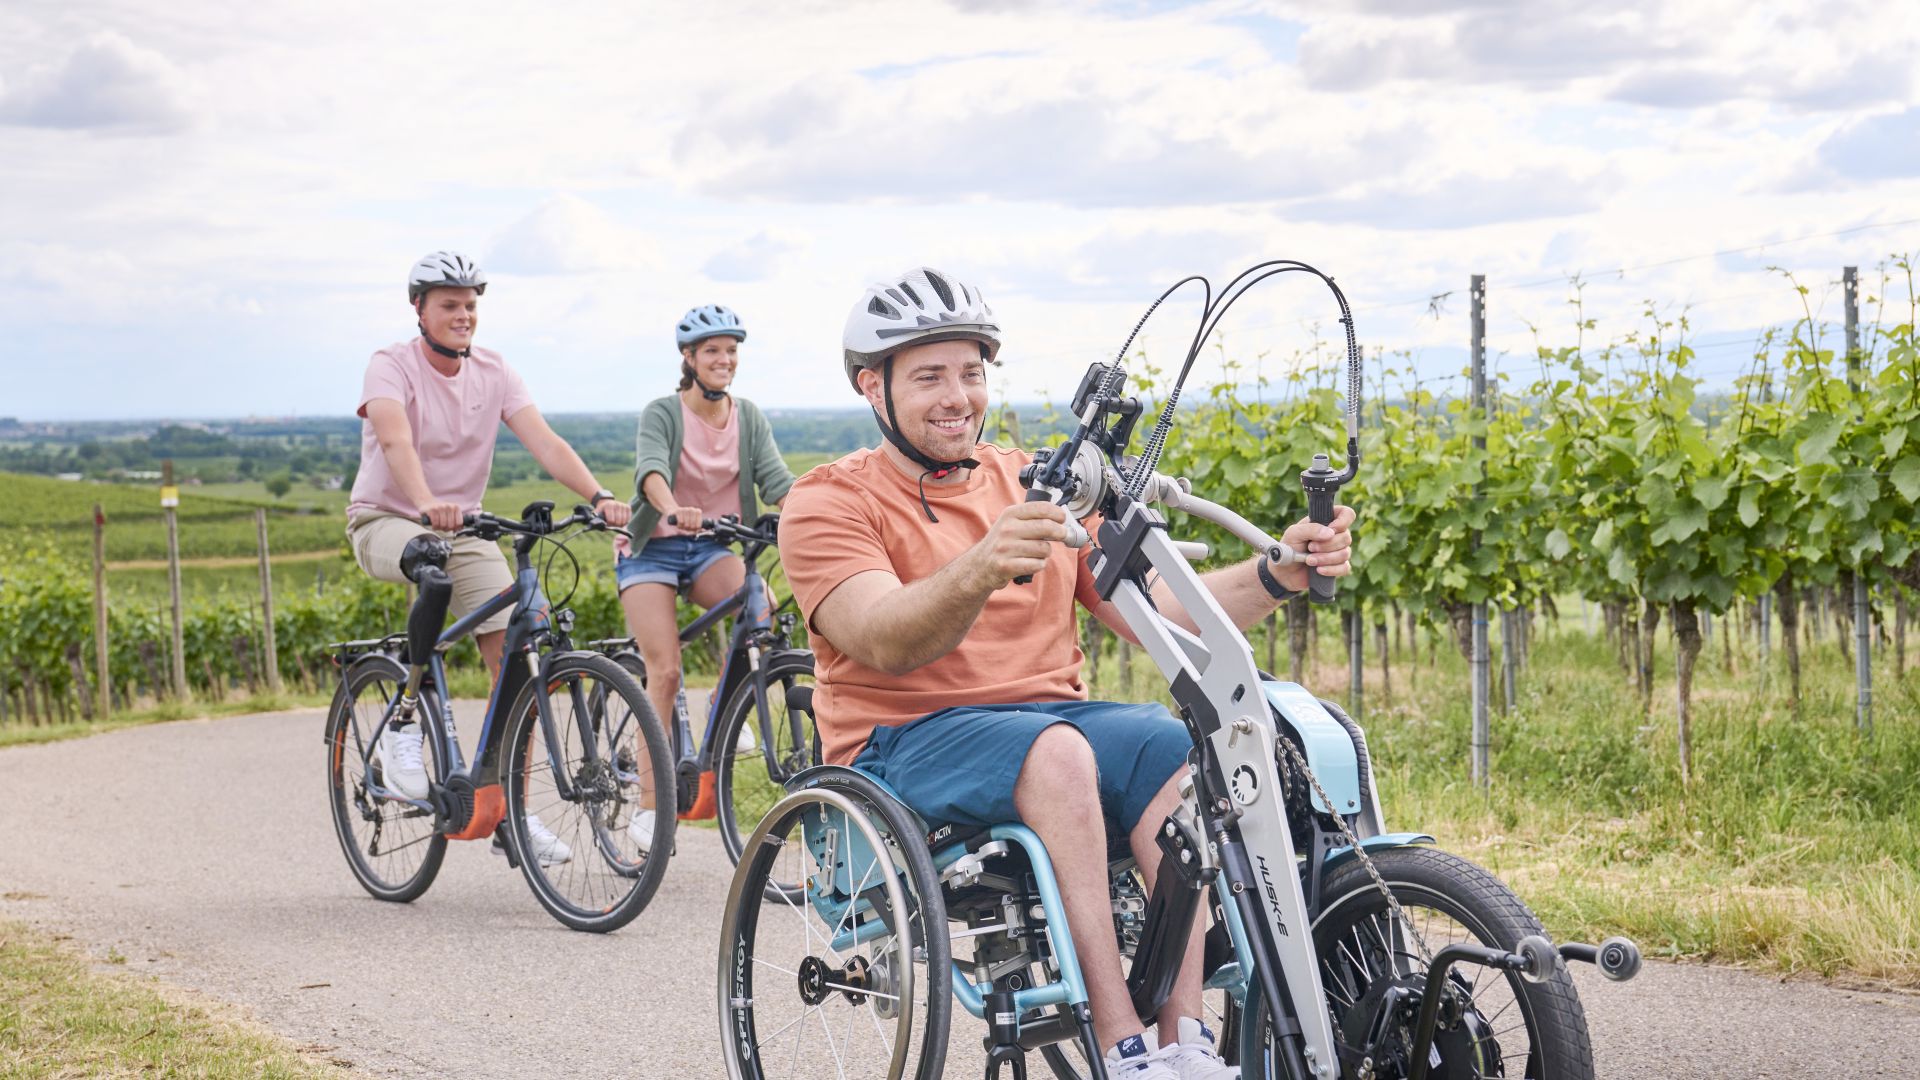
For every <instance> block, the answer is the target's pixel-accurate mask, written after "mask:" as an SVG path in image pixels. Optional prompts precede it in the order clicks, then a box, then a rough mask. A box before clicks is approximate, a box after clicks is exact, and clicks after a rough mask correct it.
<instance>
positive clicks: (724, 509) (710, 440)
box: [653, 398, 740, 536]
mask: <svg viewBox="0 0 1920 1080" xmlns="http://www.w3.org/2000/svg"><path fill="white" fill-rule="evenodd" d="M739 414H740V410H739V409H736V408H734V406H733V402H731V401H729V402H727V422H726V423H725V424H724V425H722V426H720V427H714V426H713V425H712V424H709V423H707V422H706V421H705V420H702V419H700V417H699V416H697V415H695V414H694V411H693V410H692V409H691V408H689V407H688V405H687V401H686V399H685V398H681V399H680V430H681V432H682V435H681V436H680V465H679V467H678V468H676V469H675V470H674V475H673V501H674V502H676V503H678V504H679V505H681V506H697V507H699V508H700V513H701V515H702V516H705V517H710V518H717V517H719V516H721V515H722V514H734V515H738V514H739V513H740V424H739V423H738V417H739ZM653 535H655V536H678V535H680V530H678V529H676V528H674V527H673V526H671V525H669V524H667V522H666V519H665V518H661V519H660V527H659V528H657V529H655V530H653Z"/></svg>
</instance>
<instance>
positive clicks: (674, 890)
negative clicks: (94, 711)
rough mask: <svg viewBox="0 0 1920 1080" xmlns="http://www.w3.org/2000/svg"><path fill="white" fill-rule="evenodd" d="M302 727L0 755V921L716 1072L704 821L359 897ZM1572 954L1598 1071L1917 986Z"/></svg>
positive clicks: (467, 846)
mask: <svg viewBox="0 0 1920 1080" xmlns="http://www.w3.org/2000/svg"><path fill="white" fill-rule="evenodd" d="M478 714H479V709H478V706H477V704H470V705H468V706H467V707H466V708H464V709H463V710H461V712H460V715H462V716H477V715H478ZM321 720H322V714H321V713H320V712H319V711H317V710H314V711H303V712H292V713H278V714H272V715H266V716H254V717H235V718H229V719H224V720H213V721H189V722H183V723H173V724H164V725H157V726H153V727H144V728H135V729H129V730H126V731H120V732H114V733H111V734H107V735H101V736H96V737H94V738H90V739H85V740H78V741H70V742H64V743H56V744H51V745H46V746H33V747H21V748H16V749H10V750H5V751H0V838H4V839H0V895H4V897H5V899H3V900H0V916H5V917H8V918H13V919H18V920H22V921H25V922H28V923H31V924H34V925H38V926H41V927H43V928H46V929H49V930H57V931H60V932H64V933H69V934H72V935H74V937H75V939H76V940H77V941H78V942H79V943H81V944H84V945H85V946H86V947H87V948H89V949H90V950H91V951H92V952H93V953H94V954H95V955H99V956H104V955H106V954H107V952H108V950H117V951H118V953H119V954H120V955H122V956H124V957H126V958H127V959H126V968H127V970H129V971H134V972H148V973H152V974H154V975H157V976H159V977H161V978H162V979H165V980H167V981H168V982H171V983H174V984H177V985H181V986H185V987H189V988H192V989H194V990H198V991H201V992H204V993H207V994H210V995H212V996H214V997H217V998H220V999H223V1000H226V1001H229V1002H234V1003H237V1004H239V1005H242V1006H244V1007H246V1008H247V1009H250V1010H251V1011H252V1012H253V1014H254V1015H255V1016H256V1017H257V1018H258V1019H260V1020H261V1021H262V1022H264V1023H266V1024H267V1025H268V1026H270V1027H272V1028H273V1029H275V1030H276V1031H278V1032H280V1033H281V1034H283V1035H285V1036H287V1037H288V1038H290V1039H293V1040H295V1041H297V1042H300V1043H304V1044H315V1045H320V1046H325V1047H329V1048H332V1049H331V1051H330V1052H331V1056H333V1057H335V1058H338V1059H340V1060H343V1061H348V1062H351V1063H352V1064H353V1066H354V1067H355V1068H356V1069H357V1070H360V1071H361V1072H363V1073H365V1074H368V1075H374V1076H447V1077H503V1078H505V1077H512V1078H521V1077H549V1076H551V1077H614V1076H619V1077H707V1076H718V1075H724V1069H723V1068H722V1066H721V1064H720V1059H719V1051H718V1046H719V1035H718V1031H717V1021H716V1016H715V1009H714V1004H713V1000H714V999H713V993H714V989H713V988H714V978H715V976H714V970H715V956H714V952H715V947H716V941H717V938H718V933H719V917H720V907H721V902H722V900H723V899H724V897H725V895H726V887H727V883H728V881H729V880H730V877H731V868H730V867H729V865H728V863H727V859H726V856H725V853H724V852H723V851H722V850H721V848H720V844H719V838H718V836H717V834H715V833H713V832H711V831H709V830H703V829H698V828H683V829H682V830H681V831H680V834H679V836H680V839H679V853H678V855H677V856H676V857H675V859H674V862H673V865H672V868H671V870H670V871H669V873H668V875H667V878H666V881H665V883H664V884H663V885H662V886H661V889H660V892H659V893H658V895H657V896H656V897H655V898H654V900H653V902H652V904H651V905H650V906H649V907H648V909H647V910H646V911H645V912H643V913H642V914H641V916H640V917H639V919H637V920H636V921H635V922H634V923H633V924H632V925H630V926H629V927H627V928H626V929H625V930H622V931H620V932H618V933H615V934H612V935H608V936H592V935H586V934H576V933H573V932H571V931H568V930H566V929H565V928H563V927H561V926H560V925H559V924H558V923H556V922H554V921H553V920H552V919H551V918H549V917H548V916H547V915H546V913H545V912H544V911H542V910H541V909H540V907H539V906H538V905H537V904H536V903H535V901H534V899H533V897H532V895H531V894H530V893H529V892H528V891H527V887H526V885H525V883H524V882H523V881H522V880H521V878H520V875H519V872H518V871H510V870H509V869H508V868H507V865H506V862H505V860H504V859H500V858H497V857H495V856H493V855H491V854H490V853H489V852H488V850H487V847H486V845H485V844H484V843H461V844H454V845H453V846H452V848H451V850H450V851H449V852H448V856H447V861H446V865H445V866H444V867H443V868H442V870H441V872H440V876H439V879H438V881H437V882H436V883H435V884H434V886H433V888H432V890H431V891H430V892H428V893H427V894H426V896H424V897H423V898H421V899H420V900H419V901H417V902H415V903H413V904H410V905H395V904H384V903H380V902H378V901H375V900H373V899H371V898H369V897H368V896H367V895H366V894H365V893H364V892H362V891H361V889H360V887H359V885H358V884H356V883H355V881H354V880H353V878H352V876H351V875H350V874H349V873H348V870H347V868H346V865H345V862H344V861H343V859H342V856H341V853H340V850H339V847H338V844H337V843H336V841H335V839H334V834H333V826H332V823H331V820H330V818H329V816H328V810H327V804H326V796H325V790H326V789H325V782H324V771H323V764H322V762H323V751H322V743H321V740H320V733H321ZM1578 971H1579V975H1578V978H1579V980H1580V990H1581V997H1582V999H1583V1001H1584V1002H1585V1005H1586V1008H1587V1014H1588V1017H1589V1019H1590V1022H1591V1027H1592V1032H1593V1041H1594V1044H1595V1046H1596V1048H1597V1053H1598V1059H1599V1075H1600V1076H1601V1077H1603V1078H1606V1080H1629V1078H1642V1077H1644V1078H1649V1080H1651V1078H1654V1077H1659V1078H1683V1077H1702V1078H1707V1077H1711V1078H1721V1077H1740V1078H1746V1077H1753V1078H1759V1077H1766V1078H1779V1080H1785V1078H1788V1077H1793V1078H1802V1077H1914V1076H1920V996H1915V995H1908V994H1900V993H1892V992H1858V991H1848V990H1840V989H1835V988H1832V987H1828V986H1824V985H1819V984H1815V983H1810V982H1802V981H1796V982H1789V983H1781V982H1779V981H1778V980H1776V979H1772V978H1767V977H1763V976H1759V975H1753V974H1748V973H1744V972H1739V971H1733V970H1725V969H1713V968H1701V967H1693V966H1673V965H1667V964H1657V963H1649V964H1648V965H1647V969H1646V971H1645V972H1644V973H1643V974H1642V975H1641V977H1640V978H1639V979H1638V980H1636V981H1634V982H1632V983H1627V984H1623V985H1616V984H1612V983H1607V982H1605V981H1604V980H1602V979H1600V978H1599V977H1598V976H1597V975H1595V974H1593V973H1591V970H1590V969H1585V968H1580V969H1578ZM956 1011H957V1010H956ZM955 1029H956V1031H955V1036H954V1046H955V1054H954V1057H953V1059H952V1062H951V1064H950V1066H949V1069H948V1075H950V1076H979V1075H981V1066H980V1064H979V1061H980V1055H979V1051H978V1046H979V1043H978V1041H977V1040H978V1035H979V1031H978V1030H977V1027H976V1024H975V1022H974V1021H972V1020H971V1018H967V1017H964V1016H962V1017H961V1018H960V1019H957V1020H956V1022H955ZM1031 1064H1032V1065H1033V1066H1034V1067H1035V1069H1036V1070H1040V1069H1043V1068H1044V1066H1042V1065H1041V1063H1040V1062H1039V1061H1038V1060H1037V1059H1035V1060H1033V1061H1032V1062H1031ZM1036 1075H1038V1072H1036Z"/></svg>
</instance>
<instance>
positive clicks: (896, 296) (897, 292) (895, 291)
mask: <svg viewBox="0 0 1920 1080" xmlns="http://www.w3.org/2000/svg"><path fill="white" fill-rule="evenodd" d="M887 295H888V296H891V297H893V299H894V302H895V303H900V304H904V303H906V302H907V298H906V297H904V296H901V295H900V290H899V289H888V290H887Z"/></svg>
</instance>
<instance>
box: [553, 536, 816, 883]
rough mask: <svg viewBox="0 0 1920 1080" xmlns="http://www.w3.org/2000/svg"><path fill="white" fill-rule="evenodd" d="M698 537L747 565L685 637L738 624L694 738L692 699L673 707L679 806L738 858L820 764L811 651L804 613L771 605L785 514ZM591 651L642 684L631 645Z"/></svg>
mask: <svg viewBox="0 0 1920 1080" xmlns="http://www.w3.org/2000/svg"><path fill="white" fill-rule="evenodd" d="M700 527H701V530H702V533H703V534H705V535H709V536H712V537H714V538H715V539H718V540H720V541H722V542H723V543H727V544H737V545H739V547H740V556H741V558H742V560H744V562H745V563H746V578H745V580H744V581H742V582H741V585H740V589H739V591H737V592H735V593H734V594H733V595H732V596H730V597H728V598H727V599H726V600H724V601H722V602H720V603H718V604H716V605H714V606H713V607H712V608H710V609H708V610H707V611H706V612H704V613H702V614H701V616H700V617H699V618H697V619H695V620H693V621H692V622H690V623H688V624H687V625H686V627H684V628H683V629H682V630H681V631H680V642H681V644H682V645H685V644H687V643H688V642H693V641H698V640H699V639H700V638H702V637H703V636H705V634H706V633H707V631H708V630H710V629H711V628H713V627H714V626H716V625H718V624H719V623H720V621H721V620H722V619H726V618H729V617H732V618H733V620H734V621H733V628H732V633H731V635H730V645H729V647H728V649H727V653H726V656H725V658H723V659H722V660H721V662H720V678H719V681H718V682H717V683H716V684H715V685H714V688H713V693H712V695H711V696H709V697H708V699H707V720H706V728H705V730H704V731H703V732H702V734H701V737H700V741H699V742H698V743H695V741H694V739H693V726H692V722H691V719H690V717H689V716H688V709H687V700H686V694H685V693H684V692H683V693H681V694H680V695H679V697H678V700H677V701H675V703H674V712H673V719H672V722H671V724H670V725H669V727H668V729H667V730H668V733H669V736H670V737H671V739H672V741H673V749H672V754H673V761H674V788H673V791H674V799H675V805H676V806H677V807H678V808H679V817H680V819H681V820H683V821H684V820H696V821H697V820H706V819H709V818H718V822H719V826H720V840H721V843H722V844H723V845H724V846H725V847H726V849H727V858H728V859H729V860H731V861H733V862H738V861H740V850H741V843H742V841H743V840H744V838H745V834H746V833H747V831H748V830H751V829H752V828H753V826H754V825H755V824H756V823H758V822H759V820H760V818H761V817H762V816H763V815H764V814H765V813H766V812H767V810H769V809H770V808H772V806H773V804H774V803H775V802H777V801H779V799H780V797H781V796H782V795H784V794H785V786H784V785H785V784H786V782H787V781H788V780H789V779H791V778H792V777H793V776H794V775H795V774H797V773H799V772H800V771H802V770H803V769H806V768H808V767H810V766H813V765H818V764H820V743H819V739H818V738H817V735H816V732H815V730H814V723H813V653H812V652H810V651H808V650H806V649H803V648H795V647H794V644H793V642H794V639H795V637H796V635H797V631H798V626H799V616H798V614H796V613H795V612H793V611H791V610H786V608H788V607H789V606H790V605H791V604H792V602H793V601H792V599H791V598H789V599H788V601H787V603H786V604H783V605H782V606H781V608H779V609H776V608H773V607H772V606H771V605H770V604H769V603H768V592H767V585H766V579H765V577H763V576H762V575H761V573H760V559H761V557H762V556H763V555H765V554H766V553H767V552H768V551H770V550H772V549H773V548H774V547H775V546H776V544H778V542H779V532H780V515H779V514H772V513H769V514H762V515H760V518H759V519H758V520H757V521H755V522H754V523H753V525H751V526H747V525H743V524H741V523H740V520H739V519H738V518H736V517H734V516H732V515H730V514H729V515H726V516H724V517H719V518H704V519H702V520H701V522H700ZM586 647H587V648H589V649H592V650H594V651H595V652H599V653H603V654H605V655H607V656H609V657H611V658H612V659H613V660H614V662H616V663H618V664H619V665H620V666H621V667H623V668H625V669H626V670H627V672H628V674H630V675H632V676H633V677H634V678H635V679H636V680H638V681H639V683H640V684H641V685H642V686H643V687H644V686H645V685H646V681H647V668H646V663H645V662H644V661H643V660H642V659H641V657H640V651H639V648H638V646H637V645H636V644H635V642H634V639H633V638H630V637H627V638H606V639H602V640H599V641H589V642H587V643H586Z"/></svg>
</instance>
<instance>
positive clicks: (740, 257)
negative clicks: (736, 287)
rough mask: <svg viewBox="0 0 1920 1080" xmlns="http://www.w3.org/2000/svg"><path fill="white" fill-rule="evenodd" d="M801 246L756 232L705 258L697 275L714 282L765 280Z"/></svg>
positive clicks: (777, 236)
mask: <svg viewBox="0 0 1920 1080" xmlns="http://www.w3.org/2000/svg"><path fill="white" fill-rule="evenodd" d="M802 246H803V245H802V244H801V243H800V242H799V241H797V240H794V239H792V238H790V237H787V236H783V235H777V234H774V233H770V232H765V231H762V232H757V233H754V234H753V235H752V236H749V237H747V238H746V239H745V240H742V241H740V242H739V243H738V244H735V245H733V246H732V247H729V248H727V249H725V250H723V251H721V252H720V253H719V254H718V255H715V256H713V257H712V258H710V259H708V260H707V261H706V264H705V265H703V266H702V267H701V268H700V272H701V273H703V274H705V275H706V276H708V277H710V278H712V279H713V280H715V281H725V282H734V283H739V282H749V281H766V280H768V279H769V278H772V277H773V276H774V275H775V274H777V273H779V271H780V268H781V264H782V262H783V261H784V260H785V259H786V257H787V256H788V255H791V254H793V253H794V252H796V251H799V250H800V249H801V247H802Z"/></svg>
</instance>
